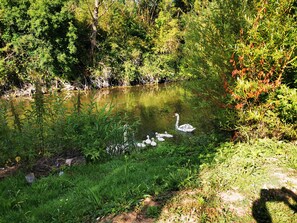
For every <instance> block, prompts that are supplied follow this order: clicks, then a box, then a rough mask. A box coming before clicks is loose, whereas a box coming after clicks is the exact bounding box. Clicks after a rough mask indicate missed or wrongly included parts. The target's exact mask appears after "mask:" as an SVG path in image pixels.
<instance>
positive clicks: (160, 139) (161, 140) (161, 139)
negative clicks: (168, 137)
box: [157, 136, 165, 142]
mask: <svg viewBox="0 0 297 223" xmlns="http://www.w3.org/2000/svg"><path fill="white" fill-rule="evenodd" d="M157 140H158V141H159V142H164V141H165V139H164V138H162V137H158V136H157Z"/></svg>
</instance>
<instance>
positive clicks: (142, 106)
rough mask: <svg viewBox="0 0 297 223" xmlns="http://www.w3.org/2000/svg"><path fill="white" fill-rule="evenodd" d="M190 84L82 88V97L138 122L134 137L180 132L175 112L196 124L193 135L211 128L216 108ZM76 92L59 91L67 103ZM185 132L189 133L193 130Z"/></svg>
mask: <svg viewBox="0 0 297 223" xmlns="http://www.w3.org/2000/svg"><path fill="white" fill-rule="evenodd" d="M189 86H193V82H183V83H166V84H159V85H148V86H134V87H117V88H108V89H101V90H98V91H92V92H81V100H82V102H83V103H84V104H87V103H88V102H90V100H91V98H93V100H94V102H95V103H97V105H98V107H102V106H105V105H106V104H112V105H113V107H114V108H113V112H115V113H116V112H117V113H119V114H120V115H122V117H123V118H124V117H126V118H127V121H128V123H134V122H139V124H140V125H139V129H138V132H137V133H136V135H135V137H136V138H137V140H141V139H145V138H146V135H151V136H153V135H154V133H155V132H164V131H167V132H169V133H171V134H174V135H178V134H179V135H180V134H183V133H180V132H176V130H175V122H176V117H175V116H174V113H176V112H177V113H179V114H180V123H179V124H180V125H181V124H185V123H189V124H191V125H193V126H194V127H196V130H195V132H194V133H193V134H194V135H198V134H201V133H206V134H207V133H209V132H210V131H212V130H213V129H214V125H213V122H214V121H213V120H214V117H213V115H212V113H213V112H212V110H214V109H216V108H215V107H214V106H209V105H207V106H202V104H203V103H201V101H202V100H201V99H200V98H199V97H198V96H196V95H195V93H194V90H193V89H195V88H193V87H189ZM191 89H192V90H191ZM76 95H77V92H76V93H73V92H70V93H61V96H62V97H64V98H65V99H66V101H67V104H68V105H69V106H71V103H73V101H74V100H75V99H76V98H75V97H76ZM16 101H18V102H20V101H23V102H24V101H25V107H26V104H28V103H26V99H24V98H17V99H16ZM204 105H205V103H204ZM184 134H186V135H189V136H191V134H192V133H184Z"/></svg>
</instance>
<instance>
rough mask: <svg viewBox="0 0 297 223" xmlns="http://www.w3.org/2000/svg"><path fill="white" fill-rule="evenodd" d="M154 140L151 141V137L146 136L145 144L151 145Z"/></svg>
mask: <svg viewBox="0 0 297 223" xmlns="http://www.w3.org/2000/svg"><path fill="white" fill-rule="evenodd" d="M151 142H152V140H150V137H149V135H147V136H146V140H145V143H146V144H151Z"/></svg>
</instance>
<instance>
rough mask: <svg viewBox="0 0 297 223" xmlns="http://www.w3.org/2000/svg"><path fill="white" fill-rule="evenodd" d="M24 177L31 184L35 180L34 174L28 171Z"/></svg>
mask: <svg viewBox="0 0 297 223" xmlns="http://www.w3.org/2000/svg"><path fill="white" fill-rule="evenodd" d="M25 178H26V181H27V182H28V183H29V184H32V183H33V182H34V181H35V179H36V178H35V175H34V173H29V174H27V175H26V176H25Z"/></svg>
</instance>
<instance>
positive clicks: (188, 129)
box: [174, 113, 196, 132]
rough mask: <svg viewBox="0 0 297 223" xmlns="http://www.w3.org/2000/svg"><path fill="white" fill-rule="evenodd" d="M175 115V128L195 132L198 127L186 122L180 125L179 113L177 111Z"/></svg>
mask: <svg viewBox="0 0 297 223" xmlns="http://www.w3.org/2000/svg"><path fill="white" fill-rule="evenodd" d="M174 115H175V116H176V123H175V128H176V129H177V130H179V131H181V132H193V131H194V130H195V129H196V128H194V127H193V126H192V125H190V124H184V125H180V126H178V123H179V114H177V113H175V114H174Z"/></svg>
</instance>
